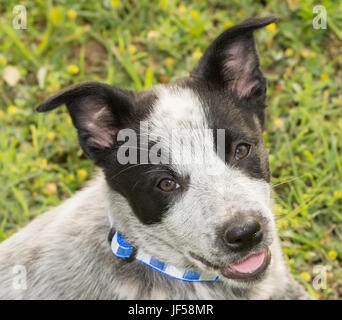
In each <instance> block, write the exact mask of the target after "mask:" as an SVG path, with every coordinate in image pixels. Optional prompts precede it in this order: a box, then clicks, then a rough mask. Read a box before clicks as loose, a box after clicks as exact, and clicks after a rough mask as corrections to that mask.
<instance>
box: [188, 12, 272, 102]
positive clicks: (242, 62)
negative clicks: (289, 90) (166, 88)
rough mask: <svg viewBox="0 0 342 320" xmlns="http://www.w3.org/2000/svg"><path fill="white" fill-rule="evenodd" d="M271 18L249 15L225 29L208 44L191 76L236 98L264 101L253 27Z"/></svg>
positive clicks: (264, 90)
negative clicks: (239, 22)
mask: <svg viewBox="0 0 342 320" xmlns="http://www.w3.org/2000/svg"><path fill="white" fill-rule="evenodd" d="M274 21H276V17H273V16H271V17H265V18H251V19H247V20H245V21H243V22H242V23H241V24H239V25H236V26H234V27H232V28H230V29H227V30H226V31H224V32H223V33H222V34H221V35H220V36H218V37H217V38H216V39H215V40H214V42H213V43H212V44H211V45H210V46H209V47H208V48H207V50H206V51H205V52H204V54H203V56H202V58H201V59H200V61H199V64H198V66H197V67H196V68H195V69H194V70H193V71H192V72H191V76H192V77H193V78H196V79H200V80H203V81H206V82H208V83H209V84H211V85H214V86H215V87H218V88H220V89H223V90H227V91H229V92H230V93H231V94H233V95H234V96H235V97H236V98H238V99H257V100H258V101H264V99H265V93H266V80H265V78H264V77H263V75H262V73H261V71H260V69H259V59H258V55H257V52H256V49H255V43H254V38H253V31H254V30H256V29H259V28H261V27H264V26H267V25H268V24H270V23H272V22H274Z"/></svg>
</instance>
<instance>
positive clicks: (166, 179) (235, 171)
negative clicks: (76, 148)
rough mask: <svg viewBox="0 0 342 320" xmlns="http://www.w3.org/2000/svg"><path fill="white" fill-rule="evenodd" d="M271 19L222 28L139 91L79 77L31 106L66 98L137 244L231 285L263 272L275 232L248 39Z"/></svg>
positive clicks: (260, 90) (260, 82)
mask: <svg viewBox="0 0 342 320" xmlns="http://www.w3.org/2000/svg"><path fill="white" fill-rule="evenodd" d="M274 20H275V19H274V18H273V17H269V18H263V19H249V20H246V21H245V22H243V23H242V24H240V25H238V26H235V27H233V28H231V29H228V30H226V31H225V32H224V33H223V34H221V35H220V36H219V37H218V38H217V39H216V40H215V41H214V42H213V43H212V44H211V45H210V46H209V47H208V49H207V50H206V51H205V53H204V55H203V57H202V58H201V60H200V62H199V64H198V66H197V67H196V68H195V70H193V71H192V72H191V75H190V77H189V78H185V79H181V80H179V81H176V82H175V83H173V84H169V85H162V86H156V87H154V88H152V89H151V90H150V91H147V92H140V93H132V92H129V91H125V90H122V89H119V88H115V87H111V86H108V85H105V84H99V83H83V84H80V85H76V86H72V87H69V88H67V89H65V90H63V91H61V92H59V93H58V94H57V95H55V96H54V97H52V98H50V99H49V100H47V101H46V102H44V103H43V104H42V105H41V106H40V107H39V109H38V110H39V111H48V110H51V109H53V108H55V107H57V106H59V105H61V104H66V105H67V107H68V110H69V112H70V114H71V117H72V120H73V123H74V125H75V127H76V128H77V130H78V135H79V141H80V144H81V146H82V148H83V150H84V151H85V153H86V154H87V155H88V156H89V157H90V158H91V159H92V160H94V161H95V163H96V164H97V165H98V166H100V167H101V168H103V171H104V173H105V176H106V180H107V182H108V185H109V186H110V188H111V189H112V190H113V191H116V192H119V193H120V194H121V195H123V196H124V197H125V198H126V199H127V201H128V203H129V204H130V206H131V208H132V213H133V214H134V216H128V217H126V220H129V219H130V224H131V225H135V226H136V227H137V229H139V231H140V232H143V233H144V234H142V235H141V237H140V238H139V237H137V239H136V244H137V245H139V246H140V245H141V246H143V244H144V240H143V239H141V238H144V235H146V237H153V238H154V239H158V241H160V243H165V244H167V245H168V246H169V247H170V248H172V250H175V252H177V254H178V255H179V254H180V255H181V256H182V257H184V259H178V261H172V260H171V261H169V262H170V263H171V264H172V263H173V264H176V265H177V264H178V265H180V264H187V265H186V266H193V265H196V266H197V267H198V268H200V269H201V270H216V272H219V273H221V274H222V275H223V277H225V278H226V279H229V281H232V282H234V284H235V285H237V284H240V283H246V282H248V283H251V282H254V281H257V280H260V279H262V278H263V276H264V275H265V270H266V269H267V265H268V263H269V261H270V256H271V250H270V245H271V243H272V241H273V239H274V236H275V231H274V230H275V226H274V219H273V215H272V213H271V210H270V199H271V196H270V185H269V182H270V173H269V164H268V158H267V152H266V149H265V147H264V143H263V135H262V134H263V127H264V107H265V105H264V100H265V92H266V81H265V79H264V78H263V76H262V73H261V71H260V70H259V61H258V56H257V53H256V50H255V45H254V39H253V31H254V30H255V29H257V28H260V27H263V26H265V25H267V24H269V23H271V22H273V21H274ZM208 160H209V161H208ZM119 227H120V226H119ZM120 231H121V230H120ZM121 232H122V233H123V234H125V230H122V231H121ZM160 254H161V256H162V257H163V258H164V259H166V260H168V259H170V257H168V253H167V252H166V253H160ZM158 257H159V256H158Z"/></svg>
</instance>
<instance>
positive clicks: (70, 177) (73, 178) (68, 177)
mask: <svg viewBox="0 0 342 320" xmlns="http://www.w3.org/2000/svg"><path fill="white" fill-rule="evenodd" d="M65 180H67V181H69V182H73V181H75V176H74V175H73V174H68V175H67V176H66V177H65Z"/></svg>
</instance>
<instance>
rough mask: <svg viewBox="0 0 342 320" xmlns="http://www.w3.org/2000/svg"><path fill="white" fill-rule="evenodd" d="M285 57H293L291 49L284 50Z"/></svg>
mask: <svg viewBox="0 0 342 320" xmlns="http://www.w3.org/2000/svg"><path fill="white" fill-rule="evenodd" d="M285 55H286V56H288V57H291V56H293V50H292V49H291V48H288V49H286V50H285Z"/></svg>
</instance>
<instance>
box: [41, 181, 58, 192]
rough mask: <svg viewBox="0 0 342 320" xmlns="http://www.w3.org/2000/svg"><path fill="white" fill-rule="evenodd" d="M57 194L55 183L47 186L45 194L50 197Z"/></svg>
mask: <svg viewBox="0 0 342 320" xmlns="http://www.w3.org/2000/svg"><path fill="white" fill-rule="evenodd" d="M56 192H57V185H56V184H55V183H53V182H49V183H47V184H46V186H45V189H44V193H45V194H48V195H53V194H55V193H56Z"/></svg>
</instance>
